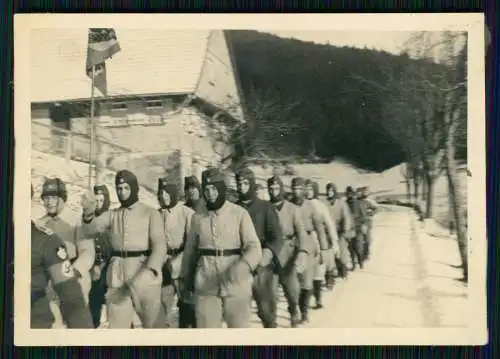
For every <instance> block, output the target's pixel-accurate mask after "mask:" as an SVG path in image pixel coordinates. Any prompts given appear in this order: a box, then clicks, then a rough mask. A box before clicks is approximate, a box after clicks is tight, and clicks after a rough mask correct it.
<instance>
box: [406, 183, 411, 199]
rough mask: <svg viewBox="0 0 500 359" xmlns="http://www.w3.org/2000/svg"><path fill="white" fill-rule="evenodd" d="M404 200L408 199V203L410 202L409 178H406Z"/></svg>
mask: <svg viewBox="0 0 500 359" xmlns="http://www.w3.org/2000/svg"><path fill="white" fill-rule="evenodd" d="M406 200H407V201H408V203H410V202H411V183H410V179H407V180H406Z"/></svg>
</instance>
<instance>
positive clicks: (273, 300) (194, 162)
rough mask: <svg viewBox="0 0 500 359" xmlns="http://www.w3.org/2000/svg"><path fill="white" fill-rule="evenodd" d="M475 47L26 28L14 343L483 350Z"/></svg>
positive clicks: (338, 27) (231, 32)
mask: <svg viewBox="0 0 500 359" xmlns="http://www.w3.org/2000/svg"><path fill="white" fill-rule="evenodd" d="M486 37H487V36H486V35H485V28H484V17H483V15H481V14H439V15H438V14H433V15H431V14H405V15H397V14H385V15H383V14H371V15H353V14H350V15H333V14H332V15H312V14H301V15H299V14H296V15H284V16H280V15H270V14H269V15H234V14H233V15H130V14H129V15H118V14H113V15H100V16H98V17H97V16H94V15H90V14H87V15H62V14H59V15H55V14H46V15H41V14H40V15H36V16H30V15H17V16H16V17H15V59H14V61H15V74H14V79H15V113H16V115H15V138H16V159H15V197H14V219H15V222H14V224H15V261H14V264H15V281H14V285H15V316H14V326H15V327H14V328H15V338H14V339H15V344H16V345H21V346H33V345H87V346H93V345H220V344H233V345H236V344H266V345H268V344H292V345H311V344H313V345H320V344H321V345H341V344H350V345H353V344H354V345H363V344H463V345H470V344H482V343H485V342H486V340H487V328H486V242H487V241H486V220H485V216H486V210H485V197H486V190H485V188H486V187H485V142H484V133H485V130H484V129H485V108H484V96H485V94H484V86H485V84H484V61H485V60H484V52H485V46H487V43H486V41H487V38H486ZM28 182H29V184H30V187H31V190H30V197H29V199H28V196H27V186H28ZM28 208H29V210H28ZM30 222H31V224H30V226H31V230H28V226H29V223H30ZM29 237H31V241H29ZM28 253H30V254H29V255H28ZM29 261H31V276H30V274H29V271H28V270H27V268H28V266H29ZM28 291H31V296H29V294H28ZM73 329H79V330H78V331H73ZM115 329H124V330H115ZM144 329H154V330H146V331H145V330H144ZM212 329H218V330H219V331H214V330H212ZM230 329H240V330H239V331H238V330H237V331H232V330H230ZM242 329H244V331H242ZM261 329H262V330H261ZM263 329H273V330H267V331H265V330H263ZM220 330H223V332H220ZM289 330H292V331H289ZM292 334H294V335H292Z"/></svg>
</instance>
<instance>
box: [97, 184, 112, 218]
mask: <svg viewBox="0 0 500 359" xmlns="http://www.w3.org/2000/svg"><path fill="white" fill-rule="evenodd" d="M94 194H95V195H102V196H103V197H104V201H103V203H102V207H101V208H99V209H98V208H96V209H95V212H94V213H95V216H96V217H99V216H100V215H101V214H103V213H104V212H106V211H107V210H108V209H109V205H110V200H109V191H108V187H107V186H106V185H104V184H103V185H95V186H94Z"/></svg>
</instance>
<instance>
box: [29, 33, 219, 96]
mask: <svg viewBox="0 0 500 359" xmlns="http://www.w3.org/2000/svg"><path fill="white" fill-rule="evenodd" d="M115 30H116V35H117V38H118V41H119V43H120V46H121V49H122V50H121V51H120V52H119V53H117V54H115V55H114V56H113V58H112V59H111V60H109V61H108V62H107V63H106V66H107V81H108V95H110V96H117V95H122V96H123V95H154V94H169V93H194V92H195V90H196V88H197V86H198V82H199V78H200V76H201V71H202V68H203V66H202V65H203V61H204V59H205V57H206V53H207V48H208V44H209V38H210V34H211V33H212V32H215V33H217V31H210V30H207V31H201V30H156V29H120V28H117V29H115ZM218 32H220V33H222V31H218ZM87 36H88V32H87V29H82V28H80V29H77V28H72V29H55V28H53V29H33V30H32V33H31V55H30V56H31V74H30V77H31V102H53V101H65V100H78V99H87V98H90V79H89V78H88V77H87V75H86V73H85V60H86V54H87ZM95 95H96V97H101V96H102V94H100V93H99V91H97V90H96V91H95Z"/></svg>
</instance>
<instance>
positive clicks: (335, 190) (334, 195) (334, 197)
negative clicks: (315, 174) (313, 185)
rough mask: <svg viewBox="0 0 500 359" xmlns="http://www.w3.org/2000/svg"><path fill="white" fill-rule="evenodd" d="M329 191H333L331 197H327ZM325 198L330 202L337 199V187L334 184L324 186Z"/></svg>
mask: <svg viewBox="0 0 500 359" xmlns="http://www.w3.org/2000/svg"><path fill="white" fill-rule="evenodd" d="M330 189H332V190H333V197H328V191H330ZM326 196H327V198H328V200H330V201H332V200H334V199H336V198H337V186H335V184H333V183H331V182H329V183H328V184H327V185H326Z"/></svg>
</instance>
